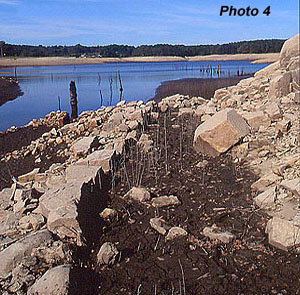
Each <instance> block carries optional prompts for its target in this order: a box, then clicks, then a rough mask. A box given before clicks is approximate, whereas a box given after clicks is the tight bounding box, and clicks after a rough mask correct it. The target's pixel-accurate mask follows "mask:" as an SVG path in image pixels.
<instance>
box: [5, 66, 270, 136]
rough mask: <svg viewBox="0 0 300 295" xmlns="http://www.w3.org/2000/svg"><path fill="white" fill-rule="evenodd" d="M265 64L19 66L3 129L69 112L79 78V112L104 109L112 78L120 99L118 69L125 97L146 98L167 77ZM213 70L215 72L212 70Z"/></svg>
mask: <svg viewBox="0 0 300 295" xmlns="http://www.w3.org/2000/svg"><path fill="white" fill-rule="evenodd" d="M266 65H267V64H251V62H250V61H218V62H206V61H205V62H203V61H201V62H199V61H198V62H183V61H178V62H136V63H109V64H99V65H75V66H43V67H22V68H17V69H16V73H17V79H18V81H19V84H20V87H21V90H22V92H23V93H24V94H23V95H22V96H20V97H19V98H17V99H15V100H13V101H8V102H7V103H5V104H4V105H2V106H1V107H0V130H6V129H7V128H9V127H10V126H12V125H14V126H21V125H24V124H26V123H28V122H29V121H30V120H32V119H34V118H36V119H39V118H40V117H43V116H44V115H45V114H47V113H49V112H51V111H56V110H57V109H58V96H60V98H61V109H62V110H66V111H69V109H70V106H69V83H70V80H75V82H76V85H77V92H78V106H79V112H82V111H85V110H95V109H98V108H99V107H100V89H101V91H102V94H103V104H104V105H106V106H107V105H109V104H110V83H109V79H110V78H112V80H113V83H112V104H116V103H117V102H118V101H119V99H120V91H119V88H120V85H119V78H118V72H120V75H121V80H122V85H123V89H124V91H123V99H125V100H126V101H127V102H129V101H132V100H140V99H141V100H143V101H147V100H149V99H151V98H153V97H154V96H155V91H156V89H157V87H159V85H160V84H161V83H162V82H164V81H169V80H177V79H186V78H216V77H218V74H217V69H218V66H219V69H220V71H221V73H219V76H221V77H228V76H233V75H236V73H237V70H239V73H241V72H243V73H253V72H256V71H258V70H260V69H261V68H263V67H265V66H266ZM208 66H209V67H212V68H213V71H212V73H210V72H208V71H207V69H208ZM0 72H1V75H3V76H14V74H15V69H13V68H10V69H9V68H2V69H0Z"/></svg>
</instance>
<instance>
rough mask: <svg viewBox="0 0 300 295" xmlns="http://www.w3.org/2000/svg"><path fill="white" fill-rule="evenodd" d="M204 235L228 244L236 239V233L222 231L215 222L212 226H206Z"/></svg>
mask: <svg viewBox="0 0 300 295" xmlns="http://www.w3.org/2000/svg"><path fill="white" fill-rule="evenodd" d="M203 235H204V236H206V237H209V238H210V239H213V240H218V241H220V242H223V243H226V244H227V243H230V242H232V241H233V240H234V239H235V235H233V234H232V233H230V232H227V231H226V232H221V231H220V230H219V229H218V227H217V226H216V225H215V224H214V225H213V226H211V227H209V226H207V227H205V228H204V229H203Z"/></svg>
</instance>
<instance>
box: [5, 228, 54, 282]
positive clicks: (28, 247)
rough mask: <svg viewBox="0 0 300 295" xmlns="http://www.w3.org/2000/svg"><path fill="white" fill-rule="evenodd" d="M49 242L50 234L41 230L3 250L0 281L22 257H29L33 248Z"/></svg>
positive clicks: (50, 239)
mask: <svg viewBox="0 0 300 295" xmlns="http://www.w3.org/2000/svg"><path fill="white" fill-rule="evenodd" d="M51 241H52V235H51V233H50V232H49V231H48V230H41V231H38V232H35V233H33V234H30V235H28V236H26V237H25V238H23V239H21V240H19V241H17V242H15V243H14V244H12V245H10V246H9V247H7V248H6V249H4V250H3V251H2V252H0V279H6V278H7V277H8V276H9V275H10V273H11V271H12V270H13V269H14V268H15V267H16V266H17V265H18V264H19V263H20V262H21V261H22V259H23V258H24V257H26V256H30V255H31V253H32V251H33V249H34V248H37V247H39V246H41V244H46V243H49V242H51Z"/></svg>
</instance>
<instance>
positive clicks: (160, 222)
mask: <svg viewBox="0 0 300 295" xmlns="http://www.w3.org/2000/svg"><path fill="white" fill-rule="evenodd" d="M150 226H151V227H152V228H153V229H155V230H156V231H157V232H158V233H160V234H161V235H165V234H166V233H167V230H168V229H169V226H168V225H167V223H166V221H165V220H164V219H162V217H159V218H151V219H150Z"/></svg>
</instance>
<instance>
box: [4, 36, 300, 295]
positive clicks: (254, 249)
mask: <svg viewBox="0 0 300 295" xmlns="http://www.w3.org/2000/svg"><path fill="white" fill-rule="evenodd" d="M299 90H300V86H299V35H297V36H295V37H294V38H292V39H290V40H288V41H287V42H286V43H285V44H284V46H283V48H282V51H281V53H280V57H279V60H278V61H276V62H275V63H273V64H272V65H270V66H268V67H266V68H264V69H262V70H261V71H259V72H257V73H256V74H255V75H254V77H251V78H247V79H244V80H241V81H240V82H239V83H238V84H237V85H235V86H230V87H226V88H222V89H219V90H217V91H216V92H215V93H214V96H213V97H212V98H211V99H209V100H207V99H204V98H201V97H188V96H183V95H173V96H170V97H166V98H164V99H162V100H161V101H160V102H159V103H157V102H155V101H149V102H147V103H144V102H142V101H138V102H130V103H128V104H125V102H123V101H122V102H120V103H119V104H118V105H117V106H115V107H102V108H100V109H99V110H97V111H88V112H84V113H82V114H81V115H80V117H79V118H78V120H76V121H73V122H71V123H69V118H68V115H67V114H66V113H64V112H56V113H54V112H53V113H51V114H49V115H47V116H46V117H45V118H44V119H41V120H38V121H36V120H34V121H32V122H30V123H29V124H28V125H27V126H24V127H23V129H19V128H16V129H15V128H12V129H10V130H8V131H6V132H5V133H2V134H1V136H2V137H1V136H0V290H1V291H2V294H3V295H8V294H32V295H33V294H108V295H110V294H111V295H112V294H140V295H141V294H161V295H162V294H195V295H196V294H297V293H299V290H300V281H299V270H300V262H299V258H298V255H299V253H300V211H299V198H300V173H299V171H300V169H299V166H300V160H299V159H300V150H299V143H300V138H299V134H300V133H299V103H300V97H299ZM26 130H28V136H26V134H27V133H26V132H27V131H26ZM32 131H34V132H32ZM32 134H33V135H32ZM19 136H23V144H20V145H18V146H13V145H12V144H10V141H9V140H7V139H6V138H9V137H11V138H13V137H15V138H16V137H19Z"/></svg>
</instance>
